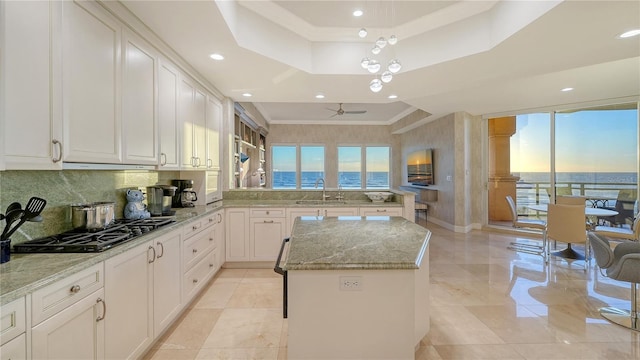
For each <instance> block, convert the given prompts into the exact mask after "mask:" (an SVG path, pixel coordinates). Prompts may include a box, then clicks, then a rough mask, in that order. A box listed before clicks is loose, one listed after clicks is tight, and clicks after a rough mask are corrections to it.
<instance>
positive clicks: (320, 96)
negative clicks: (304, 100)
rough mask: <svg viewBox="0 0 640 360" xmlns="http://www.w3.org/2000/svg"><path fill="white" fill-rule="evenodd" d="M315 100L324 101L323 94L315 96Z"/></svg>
mask: <svg viewBox="0 0 640 360" xmlns="http://www.w3.org/2000/svg"><path fill="white" fill-rule="evenodd" d="M316 99H324V94H317V95H316Z"/></svg>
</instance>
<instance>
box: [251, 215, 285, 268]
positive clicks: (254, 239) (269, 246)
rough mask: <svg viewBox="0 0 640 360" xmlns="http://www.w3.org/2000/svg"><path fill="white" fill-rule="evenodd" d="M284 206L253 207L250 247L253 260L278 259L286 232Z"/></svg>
mask: <svg viewBox="0 0 640 360" xmlns="http://www.w3.org/2000/svg"><path fill="white" fill-rule="evenodd" d="M285 220H286V218H285V210H284V208H272V209H251V219H250V221H249V224H250V228H249V237H250V241H249V249H250V250H251V256H250V259H249V260H251V261H276V259H277V258H278V253H279V252H280V244H282V239H283V238H284V234H285V232H286V221H285Z"/></svg>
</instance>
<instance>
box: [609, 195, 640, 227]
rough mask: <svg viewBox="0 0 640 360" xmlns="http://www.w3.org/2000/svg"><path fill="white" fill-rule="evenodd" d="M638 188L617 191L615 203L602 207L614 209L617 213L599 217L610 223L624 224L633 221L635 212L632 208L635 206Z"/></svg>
mask: <svg viewBox="0 0 640 360" xmlns="http://www.w3.org/2000/svg"><path fill="white" fill-rule="evenodd" d="M637 199H638V190H636V189H623V190H620V191H619V192H618V197H617V198H616V204H615V206H614V207H604V209H609V210H614V211H617V212H618V215H615V216H608V217H603V218H601V219H602V220H605V221H608V222H609V223H610V224H611V225H617V226H622V225H625V224H631V223H632V222H633V216H634V214H635V212H634V208H635V207H637V205H636V203H637Z"/></svg>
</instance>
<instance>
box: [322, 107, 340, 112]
mask: <svg viewBox="0 0 640 360" xmlns="http://www.w3.org/2000/svg"><path fill="white" fill-rule="evenodd" d="M325 109H327V110H331V111H334V112H338V110H337V109H329V108H325Z"/></svg>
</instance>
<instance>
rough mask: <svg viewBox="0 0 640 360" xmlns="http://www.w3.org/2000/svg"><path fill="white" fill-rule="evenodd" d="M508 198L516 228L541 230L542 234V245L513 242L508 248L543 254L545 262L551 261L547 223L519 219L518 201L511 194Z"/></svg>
mask: <svg viewBox="0 0 640 360" xmlns="http://www.w3.org/2000/svg"><path fill="white" fill-rule="evenodd" d="M506 199H507V203H508V204H509V208H510V209H511V219H512V222H513V227H514V228H517V229H534V230H539V231H540V232H541V234H542V245H538V244H529V243H522V242H511V243H509V246H508V247H507V249H509V250H514V251H520V252H524V253H528V254H535V255H541V256H542V258H543V259H544V262H545V263H547V262H549V254H548V253H549V250H548V248H547V223H546V222H545V221H543V220H535V219H519V218H518V211H517V209H516V203H515V202H514V201H513V198H512V197H511V195H507V196H506Z"/></svg>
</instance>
